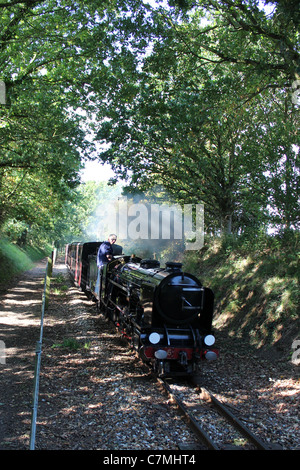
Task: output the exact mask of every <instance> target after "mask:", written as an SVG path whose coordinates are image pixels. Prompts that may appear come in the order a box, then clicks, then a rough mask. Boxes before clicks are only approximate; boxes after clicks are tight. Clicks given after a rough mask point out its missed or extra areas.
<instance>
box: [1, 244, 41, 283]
mask: <svg viewBox="0 0 300 470" xmlns="http://www.w3.org/2000/svg"><path fill="white" fill-rule="evenodd" d="M48 253H49V250H47V249H46V250H43V249H40V248H35V247H32V246H28V247H26V248H24V249H23V248H20V247H19V246H18V245H16V244H14V243H10V242H9V241H8V240H6V239H2V240H0V285H2V286H3V285H5V284H6V283H7V282H8V281H9V280H10V279H12V278H13V277H14V276H16V275H18V274H20V273H21V272H24V271H27V270H29V269H31V268H32V267H33V265H34V262H35V261H38V260H39V259H42V258H44V257H45V256H46V255H47V254H48Z"/></svg>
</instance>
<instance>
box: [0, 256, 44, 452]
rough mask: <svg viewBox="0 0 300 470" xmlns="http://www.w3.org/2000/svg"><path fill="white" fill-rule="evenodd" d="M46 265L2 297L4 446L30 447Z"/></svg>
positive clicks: (0, 426) (0, 434) (0, 440)
mask: <svg viewBox="0 0 300 470" xmlns="http://www.w3.org/2000/svg"><path fill="white" fill-rule="evenodd" d="M46 264H47V260H42V261H40V262H39V263H37V264H36V265H35V268H34V269H32V270H30V271H28V272H26V273H24V274H23V275H22V276H21V277H20V278H19V280H18V281H17V282H16V284H15V285H14V286H13V287H11V288H9V289H8V290H7V292H6V293H5V294H4V295H2V296H1V299H0V340H2V341H3V342H4V344H5V350H4V352H5V354H4V355H3V356H2V361H1V364H0V417H1V418H0V419H1V421H0V449H13V448H15V447H17V448H22V447H23V448H28V438H29V434H28V430H30V420H31V406H32V393H33V376H34V361H35V348H36V341H37V340H38V339H39V331H40V319H41V310H42V293H43V287H44V286H43V282H44V278H45V270H46ZM2 344H3V343H2ZM3 362H4V363H3Z"/></svg>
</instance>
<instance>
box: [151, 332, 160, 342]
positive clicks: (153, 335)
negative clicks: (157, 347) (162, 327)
mask: <svg viewBox="0 0 300 470" xmlns="http://www.w3.org/2000/svg"><path fill="white" fill-rule="evenodd" d="M149 341H150V343H152V344H157V343H159V342H160V334H159V333H156V332H153V333H151V334H150V335H149Z"/></svg>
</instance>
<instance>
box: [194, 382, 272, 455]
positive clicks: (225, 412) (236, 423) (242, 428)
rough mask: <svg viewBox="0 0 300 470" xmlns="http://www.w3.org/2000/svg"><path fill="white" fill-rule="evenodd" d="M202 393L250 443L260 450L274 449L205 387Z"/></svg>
mask: <svg viewBox="0 0 300 470" xmlns="http://www.w3.org/2000/svg"><path fill="white" fill-rule="evenodd" d="M200 388H201V390H202V391H204V392H205V393H206V394H207V395H208V396H209V399H210V400H211V402H212V404H213V405H214V406H215V408H216V409H217V410H218V411H219V413H220V414H221V415H222V416H224V417H225V418H226V419H228V421H230V423H231V424H232V425H233V426H234V427H235V428H236V429H238V431H239V432H240V433H241V434H242V435H243V436H244V437H245V438H246V439H248V441H250V442H251V443H252V444H254V445H255V446H256V447H257V448H258V449H259V450H270V449H271V448H272V445H269V444H266V443H265V442H263V441H262V440H261V439H260V438H259V437H257V436H256V435H255V434H253V433H252V431H250V429H248V428H247V427H246V426H245V425H244V424H243V423H242V422H241V421H240V420H239V419H238V418H237V417H236V416H234V415H233V414H232V413H231V411H230V410H229V409H228V408H227V407H226V405H223V403H221V402H220V401H219V400H218V399H217V398H216V397H215V396H214V395H212V394H211V393H210V392H209V391H208V390H206V389H205V388H203V387H200Z"/></svg>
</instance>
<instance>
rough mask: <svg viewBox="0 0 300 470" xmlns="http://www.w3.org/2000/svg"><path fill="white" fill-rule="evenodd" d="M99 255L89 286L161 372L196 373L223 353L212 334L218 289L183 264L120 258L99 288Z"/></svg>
mask: <svg viewBox="0 0 300 470" xmlns="http://www.w3.org/2000/svg"><path fill="white" fill-rule="evenodd" d="M95 263H96V257H95V256H90V257H89V273H90V274H89V281H88V289H89V290H90V292H91V293H92V295H93V296H94V297H95V299H96V301H97V304H98V307H99V309H100V310H101V311H102V313H103V314H104V315H105V316H107V317H108V318H109V319H110V320H112V321H113V322H114V323H115V324H116V325H117V326H118V328H120V329H121V331H122V334H123V335H124V336H126V337H127V338H129V340H130V341H131V345H132V347H133V348H134V349H135V350H136V351H137V352H138V354H139V355H140V357H141V358H142V359H143V360H144V361H145V362H147V363H150V364H151V365H152V367H153V369H154V370H155V372H156V373H157V374H158V375H160V376H166V375H171V376H174V375H186V374H193V373H194V372H195V370H196V368H197V365H198V364H199V362H200V361H201V360H213V359H216V358H217V356H218V350H217V349H215V347H214V342H215V338H214V336H213V333H212V318H213V304H214V295H213V292H212V291H211V290H210V289H209V288H206V287H204V286H203V285H202V284H201V282H200V281H199V280H198V279H197V278H196V277H195V276H193V275H192V274H188V273H185V272H183V271H182V265H181V264H180V263H173V262H169V263H166V266H165V267H164V268H161V267H160V263H159V262H158V261H156V260H150V259H141V258H138V257H135V256H134V257H130V256H123V255H122V256H116V257H115V259H114V260H113V261H111V262H110V263H108V264H107V265H105V266H104V268H103V272H102V276H101V281H100V286H98V287H97V288H96V285H97V283H96V278H95V276H96V272H97V269H96V266H95Z"/></svg>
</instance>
